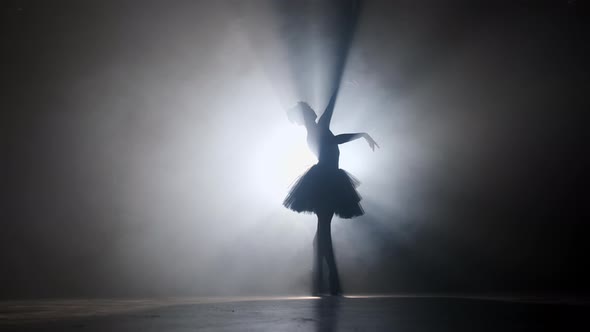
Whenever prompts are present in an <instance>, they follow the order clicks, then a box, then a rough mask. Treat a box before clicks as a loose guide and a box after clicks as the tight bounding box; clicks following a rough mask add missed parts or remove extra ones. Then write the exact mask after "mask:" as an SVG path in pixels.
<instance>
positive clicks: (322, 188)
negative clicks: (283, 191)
mask: <svg viewBox="0 0 590 332" xmlns="http://www.w3.org/2000/svg"><path fill="white" fill-rule="evenodd" d="M359 184H360V182H359V181H358V180H357V179H355V178H354V177H353V176H352V175H350V174H349V173H348V172H346V171H345V170H343V169H339V168H332V167H325V166H320V165H319V164H316V165H314V166H312V167H311V168H310V169H309V170H307V172H305V173H304V174H303V175H302V176H300V177H299V178H298V179H297V181H295V183H294V184H293V186H292V187H291V190H290V191H289V194H288V195H287V197H286V198H285V200H284V202H283V205H284V206H285V207H286V208H288V209H291V210H293V211H296V212H304V213H316V212H317V211H330V210H331V211H334V213H335V214H336V215H337V216H339V217H340V218H346V219H348V218H352V217H356V216H360V215H363V214H364V212H363V208H362V207H361V205H360V204H359V203H360V201H361V196H360V195H359V193H358V192H357V191H356V188H357V187H358V186H359Z"/></svg>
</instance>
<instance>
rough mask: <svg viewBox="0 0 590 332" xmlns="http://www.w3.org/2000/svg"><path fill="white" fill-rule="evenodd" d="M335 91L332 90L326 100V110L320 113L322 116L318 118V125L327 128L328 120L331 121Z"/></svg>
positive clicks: (328, 125)
mask: <svg viewBox="0 0 590 332" xmlns="http://www.w3.org/2000/svg"><path fill="white" fill-rule="evenodd" d="M337 94H338V93H337V91H334V93H333V94H332V97H331V98H330V101H329V102H328V106H326V110H325V111H324V113H322V116H321V117H320V119H319V120H318V124H319V125H320V126H325V127H327V128H329V127H330V121H332V114H333V113H334V106H335V105H336V95H337Z"/></svg>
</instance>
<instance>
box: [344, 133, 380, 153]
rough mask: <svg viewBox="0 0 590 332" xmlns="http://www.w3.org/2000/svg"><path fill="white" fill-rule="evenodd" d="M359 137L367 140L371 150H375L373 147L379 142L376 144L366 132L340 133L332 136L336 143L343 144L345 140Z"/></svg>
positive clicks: (348, 140) (377, 145)
mask: <svg viewBox="0 0 590 332" xmlns="http://www.w3.org/2000/svg"><path fill="white" fill-rule="evenodd" d="M361 137H362V138H364V139H365V140H367V143H369V146H370V147H371V150H373V151H375V147H379V144H377V142H375V140H374V139H373V137H371V135H369V134H367V133H354V134H340V135H336V136H334V138H335V139H336V143H337V144H343V143H346V142H350V141H354V140H355V139H359V138H361Z"/></svg>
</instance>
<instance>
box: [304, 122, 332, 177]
mask: <svg viewBox="0 0 590 332" xmlns="http://www.w3.org/2000/svg"><path fill="white" fill-rule="evenodd" d="M307 145H308V146H309V148H310V149H311V151H312V152H313V153H314V154H315V155H316V157H317V158H318V165H322V166H326V167H331V168H336V169H338V167H339V166H338V160H339V159H340V149H339V148H338V144H337V143H336V139H335V137H334V134H332V132H331V131H330V129H328V128H324V127H321V126H317V127H316V128H315V130H312V131H310V130H308V132H307Z"/></svg>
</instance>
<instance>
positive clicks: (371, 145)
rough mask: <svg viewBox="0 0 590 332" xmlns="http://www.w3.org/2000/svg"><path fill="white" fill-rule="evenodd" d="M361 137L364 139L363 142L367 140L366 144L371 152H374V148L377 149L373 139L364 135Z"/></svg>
mask: <svg viewBox="0 0 590 332" xmlns="http://www.w3.org/2000/svg"><path fill="white" fill-rule="evenodd" d="M363 137H364V138H365V140H367V143H369V147H370V148H371V150H373V151H375V147H379V144H377V142H375V140H374V139H373V137H371V135H369V134H367V133H365V134H364V135H363Z"/></svg>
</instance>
